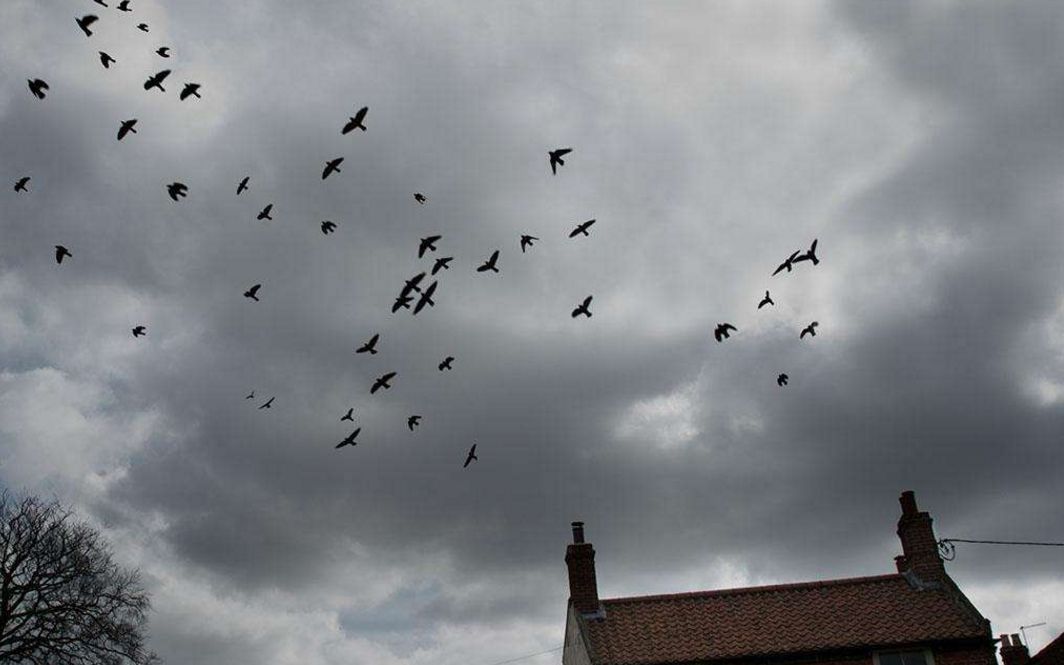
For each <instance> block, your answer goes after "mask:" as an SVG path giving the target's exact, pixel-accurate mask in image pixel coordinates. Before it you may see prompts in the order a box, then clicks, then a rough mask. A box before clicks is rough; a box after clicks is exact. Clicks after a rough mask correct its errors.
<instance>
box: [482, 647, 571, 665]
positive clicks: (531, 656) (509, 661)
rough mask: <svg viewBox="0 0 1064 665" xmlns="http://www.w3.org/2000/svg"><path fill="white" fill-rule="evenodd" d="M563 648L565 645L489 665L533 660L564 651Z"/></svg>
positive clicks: (504, 664) (503, 664)
mask: <svg viewBox="0 0 1064 665" xmlns="http://www.w3.org/2000/svg"><path fill="white" fill-rule="evenodd" d="M564 648H565V645H564V644H563V645H561V646H560V647H554V648H553V649H547V650H546V651H540V652H539V653H530V654H528V655H527V656H518V657H517V658H511V659H510V660H500V661H499V662H497V663H491V665H506V663H516V662H517V661H519V660H525V659H527V658H535V657H536V656H542V655H544V654H548V653H553V652H555V651H559V650H561V649H564Z"/></svg>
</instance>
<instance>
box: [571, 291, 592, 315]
mask: <svg viewBox="0 0 1064 665" xmlns="http://www.w3.org/2000/svg"><path fill="white" fill-rule="evenodd" d="M590 305H591V296H588V297H586V298H584V302H583V304H581V305H578V306H577V308H576V309H574V310H573V318H574V319H575V318H576V317H578V316H580V315H581V314H583V315H584V316H586V317H587V318H589V319H590V318H591V310H590V309H588V307H590Z"/></svg>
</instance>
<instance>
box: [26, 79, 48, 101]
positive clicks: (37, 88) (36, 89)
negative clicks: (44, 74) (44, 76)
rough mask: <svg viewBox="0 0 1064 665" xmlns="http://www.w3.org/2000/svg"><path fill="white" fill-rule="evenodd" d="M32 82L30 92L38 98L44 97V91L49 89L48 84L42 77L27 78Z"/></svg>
mask: <svg viewBox="0 0 1064 665" xmlns="http://www.w3.org/2000/svg"><path fill="white" fill-rule="evenodd" d="M26 80H27V81H29V83H30V92H32V93H33V96H34V97H36V98H37V99H44V97H45V95H44V91H45V90H47V89H48V84H47V83H45V82H44V81H43V80H41V79H26Z"/></svg>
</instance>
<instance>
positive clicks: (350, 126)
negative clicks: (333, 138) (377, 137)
mask: <svg viewBox="0 0 1064 665" xmlns="http://www.w3.org/2000/svg"><path fill="white" fill-rule="evenodd" d="M367 113H369V107H368V106H363V107H362V108H360V109H359V110H358V113H356V114H355V115H354V117H352V118H348V120H347V124H346V125H344V128H343V129H341V130H340V133H341V134H347V133H349V132H351V131H354V130H355V129H361V130H362V131H366V125H365V124H363V122H362V121H363V120H365V119H366V114H367Z"/></svg>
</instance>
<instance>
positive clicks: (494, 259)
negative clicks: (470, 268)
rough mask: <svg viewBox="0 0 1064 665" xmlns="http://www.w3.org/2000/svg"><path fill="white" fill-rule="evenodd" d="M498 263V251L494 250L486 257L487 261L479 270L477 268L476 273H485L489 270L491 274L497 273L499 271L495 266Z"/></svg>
mask: <svg viewBox="0 0 1064 665" xmlns="http://www.w3.org/2000/svg"><path fill="white" fill-rule="evenodd" d="M498 261H499V250H495V251H494V252H492V253H491V256H490V257H488V260H487V261H485V262H484V263H482V264H481V265H480V267H479V268H477V272H487V271H489V270H490V271H492V272H499V269H498V268H497V267H496V266H495V264H496V263H498Z"/></svg>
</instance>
